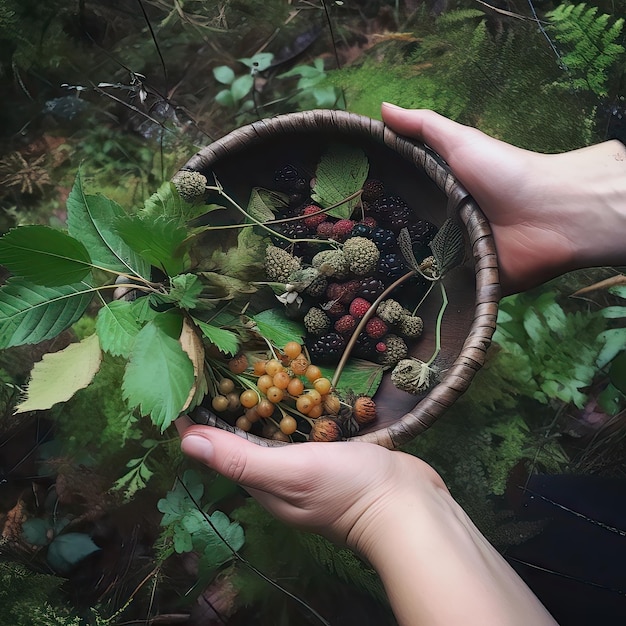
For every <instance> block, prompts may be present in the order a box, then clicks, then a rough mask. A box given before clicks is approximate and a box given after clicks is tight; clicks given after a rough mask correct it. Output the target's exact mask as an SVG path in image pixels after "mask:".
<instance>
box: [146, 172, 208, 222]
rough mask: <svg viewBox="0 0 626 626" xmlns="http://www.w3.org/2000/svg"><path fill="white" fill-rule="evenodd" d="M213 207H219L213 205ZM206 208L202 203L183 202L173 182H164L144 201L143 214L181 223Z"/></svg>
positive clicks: (205, 210) (199, 213) (204, 211)
mask: <svg viewBox="0 0 626 626" xmlns="http://www.w3.org/2000/svg"><path fill="white" fill-rule="evenodd" d="M213 208H214V209H215V208H219V207H217V206H214V207H213ZM207 209H208V207H207V206H206V205H204V204H199V205H196V206H194V205H192V204H189V203H188V202H185V201H184V200H183V199H182V198H181V197H180V195H179V194H178V191H177V190H176V185H174V183H170V182H164V183H163V184H162V185H161V186H160V187H159V189H158V190H157V191H156V193H153V194H152V195H151V196H150V197H149V198H148V199H147V200H146V201H145V203H144V208H143V214H144V215H149V216H151V217H153V218H154V217H164V218H171V219H174V220H176V221H177V222H178V223H179V224H180V225H182V224H183V223H184V222H187V221H188V220H192V219H193V218H194V217H198V215H202V214H203V213H206V212H207Z"/></svg>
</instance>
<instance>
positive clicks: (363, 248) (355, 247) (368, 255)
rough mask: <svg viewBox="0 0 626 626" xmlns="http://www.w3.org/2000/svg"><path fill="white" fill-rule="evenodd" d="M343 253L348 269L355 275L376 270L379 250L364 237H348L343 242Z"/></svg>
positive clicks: (363, 274)
mask: <svg viewBox="0 0 626 626" xmlns="http://www.w3.org/2000/svg"><path fill="white" fill-rule="evenodd" d="M343 254H344V256H345V257H346V260H347V261H348V264H349V266H350V271H351V272H353V273H354V274H356V275H357V276H365V275H366V274H371V273H372V272H373V271H375V270H376V267H377V265H378V260H379V258H380V252H379V250H378V248H377V247H376V244H375V243H374V242H373V241H371V240H370V239H366V238H365V237H350V238H349V239H347V240H346V242H345V243H344V244H343Z"/></svg>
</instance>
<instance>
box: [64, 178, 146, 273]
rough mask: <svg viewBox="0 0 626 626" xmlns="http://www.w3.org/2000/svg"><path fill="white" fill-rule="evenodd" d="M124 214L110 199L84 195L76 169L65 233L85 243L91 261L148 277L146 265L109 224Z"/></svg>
mask: <svg viewBox="0 0 626 626" xmlns="http://www.w3.org/2000/svg"><path fill="white" fill-rule="evenodd" d="M125 215H126V212H125V211H124V209H122V207H121V206H120V205H119V204H117V203H116V202H114V201H113V200H109V198H106V197H105V196H102V195H96V196H88V195H86V194H85V192H84V190H83V186H82V182H81V178H80V172H79V173H78V175H77V176H76V181H75V182H74V186H73V188H72V191H71V192H70V195H69V197H68V199H67V229H68V233H69V234H70V235H71V236H72V237H74V238H75V239H77V240H79V241H81V242H82V243H84V244H85V246H86V247H87V249H88V250H89V254H90V256H91V261H92V262H93V264H94V265H97V266H98V267H103V268H105V269H109V270H113V271H114V272H121V273H125V274H134V275H136V276H141V277H142V278H146V279H149V278H150V266H149V265H148V264H147V263H146V261H145V260H144V259H142V258H141V257H140V256H139V255H138V254H136V253H135V252H134V251H133V250H131V249H130V248H129V247H128V246H127V245H126V243H125V242H124V240H123V239H122V238H121V237H120V236H119V235H118V234H117V233H116V232H115V231H114V230H113V229H112V227H111V225H112V224H113V223H114V222H115V220H116V219H119V218H121V217H123V216H125Z"/></svg>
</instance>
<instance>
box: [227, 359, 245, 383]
mask: <svg viewBox="0 0 626 626" xmlns="http://www.w3.org/2000/svg"><path fill="white" fill-rule="evenodd" d="M228 369H229V370H230V371H231V372H232V373H233V374H242V373H243V372H245V371H246V370H247V369H248V357H247V356H246V355H245V354H243V353H242V354H238V355H237V356H235V357H233V358H232V359H230V361H228ZM233 386H234V384H233Z"/></svg>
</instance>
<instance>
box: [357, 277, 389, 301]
mask: <svg viewBox="0 0 626 626" xmlns="http://www.w3.org/2000/svg"><path fill="white" fill-rule="evenodd" d="M383 291H385V284H384V283H383V282H382V281H381V280H378V278H364V279H363V280H361V282H360V283H359V288H358V290H357V292H356V295H357V296H360V297H361V298H365V299H366V300H370V301H372V302H373V301H374V300H376V298H378V296H380V294H381V293H382V292H383Z"/></svg>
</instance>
